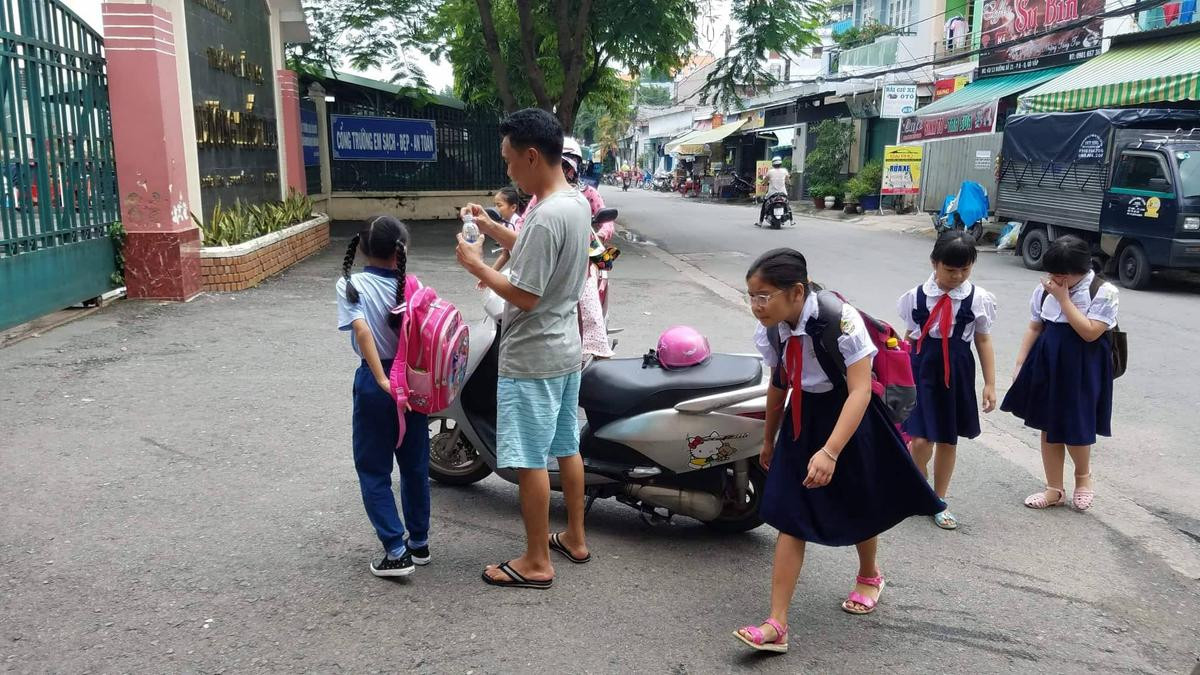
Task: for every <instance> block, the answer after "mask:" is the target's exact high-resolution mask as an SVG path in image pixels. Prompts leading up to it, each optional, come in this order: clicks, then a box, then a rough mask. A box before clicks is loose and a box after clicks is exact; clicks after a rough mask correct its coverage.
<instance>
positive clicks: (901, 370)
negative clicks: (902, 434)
mask: <svg viewBox="0 0 1200 675" xmlns="http://www.w3.org/2000/svg"><path fill="white" fill-rule="evenodd" d="M812 288H813V291H814V292H816V294H817V307H818V310H817V316H814V317H812V318H810V319H809V325H808V326H806V327H805V332H806V333H808V334H809V335H819V336H820V338H819V339H814V340H813V352H814V353H815V354H816V355H817V361H818V362H820V363H821V367H822V368H823V369H824V370H825V371H826V373H828V374H829V375H830V376H831V377H832V376H833V375H835V374H840V375H841V376H842V378H843V380H844V378H845V376H846V362H845V359H843V358H842V352H841V350H840V349H838V338H839V337H840V336H841V334H842V330H841V320H842V306H843V305H844V304H849V303H848V302H846V298H844V297H843V296H842V294H841V293H838V292H837V291H827V290H824V289H822V288H821V287H820V286H819V285H817V284H815V283H814V284H812ZM858 313H859V315H860V316H862V319H863V324H865V325H866V327H867V334H869V335H870V336H871V342H872V343H874V344H875V347H876V348H878V349H879V353H878V354H876V355H875V359H874V360H873V361H872V363H871V392H872V393H873V394H874V395H875V396H877V397H879V399H880V400H881V401H882V402H883V404H884V406H885V407H886V408H887V411H888V414H889V415H890V416H891V418H892V422H893V423H895V424H896V425H897V426H898V425H899V424H900V423H902V422H903V421H904V420H906V419H908V414H909V413H910V412H912V409H913V408H914V407H915V406H916V404H917V385H916V384H915V383H914V381H913V373H912V356H911V354H910V350H911V345H910V344H909V343H908V341H907V340H903V339H901V337H900V335H899V334H898V333H897V332H896V329H894V328H892V327H891V325H889V324H888V323H887V322H886V321H880V320H879V319H876V318H875V317H873V316H871V315H870V314H867V313H866V312H864V311H862V310H861V309H860V310H858ZM772 349H774V351H775V354H776V355H777V357H781V356H782V354H783V343H782V342H777V343H776V344H774V345H772Z"/></svg>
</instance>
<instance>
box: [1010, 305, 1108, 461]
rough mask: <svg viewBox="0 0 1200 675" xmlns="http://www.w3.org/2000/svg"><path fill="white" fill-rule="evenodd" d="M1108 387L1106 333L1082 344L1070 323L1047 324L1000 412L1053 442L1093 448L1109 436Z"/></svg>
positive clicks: (1045, 323) (1082, 340) (1082, 341)
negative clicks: (1014, 417) (1022, 421)
mask: <svg viewBox="0 0 1200 675" xmlns="http://www.w3.org/2000/svg"><path fill="white" fill-rule="evenodd" d="M1112 384H1113V372H1112V345H1111V344H1110V343H1109V339H1108V335H1107V334H1105V335H1102V336H1100V338H1099V339H1098V340H1096V341H1095V342H1086V341H1084V339H1083V338H1081V337H1079V333H1076V332H1075V329H1074V328H1072V327H1071V324H1068V323H1053V322H1050V321H1047V322H1044V323H1043V324H1042V334H1041V335H1039V336H1038V339H1037V341H1036V342H1034V343H1033V347H1031V348H1030V349H1029V355H1028V356H1027V357H1025V363H1024V364H1023V365H1022V366H1021V372H1019V373H1017V379H1016V380H1015V381H1014V382H1013V385H1012V389H1009V390H1008V394H1006V395H1005V396H1004V402H1003V403H1001V404H1000V409H1001V410H1006V411H1008V412H1010V413H1012V414H1014V415H1016V416H1017V417H1019V418H1021V419H1022V420H1024V421H1025V426H1027V427H1032V428H1034V429H1039V430H1041V431H1044V432H1046V440H1047V441H1049V442H1051V443H1066V444H1067V445H1092V444H1094V443H1095V442H1096V435H1097V434H1099V435H1101V436H1112Z"/></svg>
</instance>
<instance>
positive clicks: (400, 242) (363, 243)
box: [342, 216, 408, 328]
mask: <svg viewBox="0 0 1200 675" xmlns="http://www.w3.org/2000/svg"><path fill="white" fill-rule="evenodd" d="M364 224H365V225H366V227H364V228H363V229H362V231H361V232H359V233H358V234H356V235H354V237H353V238H352V239H351V240H350V245H349V246H347V247H346V257H345V258H343V259H342V278H343V279H345V280H346V299H347V300H349V301H350V302H351V303H352V304H355V305H357V304H358V299H359V294H358V289H357V288H355V287H354V282H353V281H352V280H351V278H350V270H351V269H353V267H354V256H355V254H356V253H358V252H359V251H361V252H362V254H363V255H365V256H367V257H370V258H384V259H387V258H390V257H392V255H393V254H394V255H395V256H396V268H395V269H396V305H395V306H396V308H397V309H398V310H402V309H403V306H404V286H405V276H406V272H407V267H408V227H406V226H405V225H404V223H402V222H400V221H399V220H397V219H395V218H393V217H391V216H376V217H374V218H372V219H370V220H368V221H365V223H364ZM400 315H401V312H400V311H393V312H392V313H391V315H390V316H389V317H388V324H389V325H390V326H391V327H392V328H398V327H399V326H400Z"/></svg>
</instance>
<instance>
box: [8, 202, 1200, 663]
mask: <svg viewBox="0 0 1200 675" xmlns="http://www.w3.org/2000/svg"><path fill="white" fill-rule="evenodd" d="M455 231H456V229H455V227H454V226H453V225H449V224H440V225H418V226H417V227H416V228H415V231H414V246H413V250H412V254H411V256H410V260H411V271H413V272H416V273H417V274H419V275H420V276H421V277H422V279H423V280H424V281H425V282H426V283H427V284H431V285H433V286H435V287H436V288H437V289H438V291H439V293H441V294H442V295H444V296H446V297H448V298H450V299H451V300H453V301H454V302H456V303H457V304H458V306H459V307H460V308H461V309H462V310H463V311H464V313H465V314H467V315H468V317H471V318H474V317H478V316H480V315H481V314H482V312H481V310H480V308H479V304H478V298H479V296H478V294H477V293H476V292H475V291H474V290H473V289H472V286H473V284H472V283H471V281H470V280H468V279H467V278H466V276H465V275H464V273H462V272H461V271H460V270H459V269H458V268H457V267H456V265H455V263H454V254H453V246H452V237H453V234H454V233H455ZM334 236H335V237H336V238H335V240H334V242H333V244H332V245H331V246H330V247H329V248H328V249H326V250H325V251H323V252H322V253H321V254H320V255H318V256H315V257H314V258H312V259H310V260H308V261H305V262H304V263H302V264H300V265H298V266H296V267H294V268H293V269H291V270H289V271H287V272H286V273H284V274H282V275H280V276H278V277H276V278H273V279H271V280H268V281H267V282H265V283H264V284H262V285H261V286H259V287H258V288H256V289H253V290H250V291H246V292H242V293H238V294H206V295H203V296H201V297H200V298H198V299H196V300H195V301H193V302H190V303H187V304H166V303H164V304H159V303H147V302H134V301H124V302H120V303H117V304H115V305H113V306H111V307H107V308H104V309H101V310H99V311H98V312H96V313H94V314H93V315H91V316H88V317H86V318H84V319H81V320H79V321H76V322H74V323H71V324H69V325H67V326H63V327H61V328H58V329H56V330H54V331H51V332H49V333H46V334H43V335H41V336H40V337H37V338H31V339H28V340H25V341H23V342H20V343H18V344H15V345H13V346H11V347H8V348H6V349H3V350H0V372H4V373H5V376H4V379H3V382H2V383H0V409H2V410H3V412H4V414H3V419H4V421H5V426H6V430H5V431H6V433H5V438H4V441H3V443H2V444H0V470H2V472H3V475H4V477H5V480H3V481H0V504H3V509H0V532H3V537H2V538H0V594H2V595H3V597H4V602H3V604H2V605H0V664H3V665H2V668H3V670H5V671H10V672H45V671H57V672H88V671H106V672H107V671H113V672H205V673H209V672H211V673H216V672H236V671H251V672H280V671H300V670H305V671H320V672H331V671H335V670H347V671H354V672H363V671H406V672H419V673H446V672H460V673H470V672H487V673H492V672H506V673H507V672H513V673H517V672H519V673H533V672H581V673H582V672H594V673H614V672H648V673H649V672H653V673H657V672H674V673H709V672H732V671H741V670H743V669H746V668H751V669H754V670H756V671H762V672H798V671H801V670H811V671H813V672H847V673H851V672H852V673H862V672H881V671H893V672H918V671H920V672H926V671H938V670H941V671H948V672H981V673H982V672H987V673H991V672H1029V671H1030V670H1031V669H1033V670H1037V671H1046V672H1063V673H1074V672H1087V671H1101V672H1153V673H1180V672H1187V671H1189V670H1191V669H1192V668H1193V667H1194V666H1195V664H1196V662H1197V658H1198V657H1200V643H1198V641H1197V638H1196V636H1197V634H1198V631H1200V603H1198V602H1197V600H1198V599H1200V595H1198V593H1197V585H1196V583H1195V581H1194V580H1190V579H1186V578H1184V577H1182V576H1180V575H1178V574H1176V573H1174V572H1172V571H1171V570H1170V569H1169V568H1168V567H1167V566H1165V565H1164V564H1162V563H1161V561H1159V560H1158V559H1157V558H1156V557H1155V556H1153V555H1150V554H1147V553H1146V552H1144V551H1142V550H1140V549H1139V548H1138V547H1137V546H1136V545H1135V544H1134V543H1133V542H1132V541H1131V540H1130V539H1128V538H1126V537H1124V536H1122V535H1121V534H1119V533H1117V532H1116V531H1115V530H1113V529H1111V528H1109V527H1106V526H1105V525H1104V524H1103V523H1102V522H1100V521H1099V520H1097V519H1095V518H1092V517H1090V516H1089V515H1087V514H1078V513H1074V512H1071V511H1068V510H1066V509H1058V510H1056V511H1053V512H1049V513H1034V512H1032V511H1028V510H1025V509H1022V508H1021V507H1020V506H1019V505H1014V504H1013V503H1012V499H1011V496H1012V494H1013V493H1014V491H1018V490H1020V488H1021V487H1023V486H1026V485H1027V484H1028V483H1029V478H1028V474H1027V473H1022V472H1021V470H1017V469H1014V467H1013V466H1012V465H1011V464H1009V463H1007V462H1005V461H1004V460H1003V459H1001V458H999V457H997V456H995V455H992V454H989V453H977V454H976V453H969V454H968V453H963V456H962V457H961V458H960V465H961V467H962V468H961V469H960V471H959V474H958V476H956V481H957V482H956V491H957V492H961V498H960V499H959V500H958V501H956V508H957V509H958V510H959V511H960V512H965V513H971V514H974V516H973V519H972V520H971V521H970V522H968V523H967V524H966V525H965V526H964V527H963V529H961V530H960V531H958V532H955V533H946V532H942V531H940V530H937V529H936V528H935V527H934V526H933V525H932V524H931V523H929V521H928V520H925V519H914V520H910V521H908V522H905V523H903V524H902V525H901V526H899V527H897V528H896V529H895V530H893V531H892V532H890V533H889V534H888V535H886V536H885V539H884V543H883V548H882V563H883V565H884V570H885V574H887V576H888V579H889V583H888V588H887V590H886V591H885V593H884V596H883V600H882V604H881V605H880V611H878V612H877V613H875V614H874V615H872V616H869V617H852V616H849V615H846V614H844V613H842V612H841V611H840V610H838V603H839V602H840V601H841V600H842V599H843V598H844V597H845V594H846V593H847V592H848V591H849V590H850V588H851V586H852V582H853V574H854V563H853V553H852V552H851V551H848V550H844V549H841V550H836V549H826V548H820V547H813V550H812V553H811V555H810V556H809V557H810V560H809V565H808V566H807V567H806V569H805V571H804V575H803V577H802V579H801V583H800V588H799V590H798V592H797V594H796V600H795V603H794V605H793V612H792V636H791V642H792V645H793V646H792V650H793V653H791V654H789V655H787V656H785V657H782V658H777V659H770V660H766V659H759V658H755V657H753V656H752V655H748V654H747V653H746V651H745V649H744V648H742V647H740V646H739V644H738V643H736V642H735V641H734V640H733V638H732V637H731V636H730V635H729V633H730V631H732V630H733V629H734V628H736V627H737V626H740V625H743V624H746V623H750V622H755V621H758V620H759V619H761V618H762V617H763V616H764V615H765V613H766V609H767V607H766V605H767V588H768V584H769V570H770V564H771V550H772V543H773V533H772V532H771V531H770V530H769V528H765V527H764V528H760V529H759V530H756V531H754V532H751V533H747V534H746V535H742V536H732V537H731V536H721V535H717V534H715V533H713V532H711V531H709V530H708V529H707V528H705V527H703V526H701V525H699V524H697V523H695V522H694V521H690V520H687V519H684V518H681V519H679V520H678V521H677V522H676V523H675V524H673V525H669V526H658V527H650V526H646V525H644V524H643V523H642V522H641V521H640V520H639V519H638V517H637V514H636V513H635V512H634V511H633V510H631V509H629V508H627V507H624V506H622V505H619V504H615V503H612V502H602V503H599V504H597V506H596V508H595V509H594V510H593V511H592V513H591V515H590V516H589V528H590V536H591V545H592V548H593V552H594V555H595V557H596V560H595V561H594V562H593V563H592V564H590V565H588V566H584V567H574V566H568V565H567V564H566V563H561V564H557V562H558V561H556V564H557V571H558V582H557V583H556V585H555V587H554V589H553V590H551V591H547V592H539V593H535V592H531V591H514V590H508V589H494V588H490V587H486V586H484V584H483V583H482V582H481V581H480V579H479V574H480V571H481V569H482V568H483V566H484V565H485V564H487V563H494V562H501V561H503V560H507V559H509V558H512V557H515V556H516V555H518V554H519V550H520V547H521V546H522V541H523V532H522V529H521V524H520V520H519V517H518V507H517V500H516V494H517V493H516V488H515V487H514V486H511V485H509V484H507V483H505V482H503V481H501V480H500V479H498V478H496V477H494V476H493V477H491V478H489V479H487V480H485V481H483V482H482V483H480V484H478V485H476V486H472V487H470V488H465V489H449V488H444V487H441V486H438V485H436V484H435V486H434V489H433V500H434V515H433V526H434V527H433V530H434V531H433V541H432V550H433V555H434V562H433V564H432V565H431V566H429V567H427V568H422V569H420V570H418V572H417V573H416V574H415V575H413V576H412V577H410V578H408V580H406V581H404V582H399V583H395V582H388V581H383V580H380V579H376V578H374V577H372V576H371V575H370V574H369V573H368V571H367V562H368V560H369V559H370V557H371V556H373V555H376V554H377V553H378V549H379V546H378V543H377V542H376V540H375V538H374V534H373V532H372V530H371V528H370V526H369V524H368V523H367V520H366V518H365V516H364V514H363V512H362V505H361V501H360V497H359V492H358V486H357V481H356V478H355V474H354V468H353V464H352V461H351V457H350V442H349V439H350V385H351V378H352V372H353V370H354V368H355V367H356V365H357V360H356V358H355V356H354V355H353V352H352V351H351V350H350V346H349V344H348V343H349V340H350V338H349V336H348V335H347V334H346V333H338V332H337V331H336V330H335V316H334V294H333V284H334V280H335V278H336V277H337V275H338V274H339V273H340V267H341V260H342V256H343V254H344V252H345V246H346V241H347V238H348V236H349V233H348V232H345V231H342V230H338V231H335V234H334ZM621 248H622V250H623V253H622V256H621V258H620V260H619V261H618V263H617V268H616V270H615V271H614V273H613V300H612V312H613V317H614V323H615V324H617V325H618V326H621V327H624V328H625V329H626V332H625V333H624V334H623V335H622V338H621V339H622V344H621V347H620V349H619V352H620V354H621V355H622V356H640V355H641V354H642V353H643V352H644V351H645V350H646V349H648V348H649V347H651V346H653V341H654V339H655V337H656V336H657V334H658V332H659V331H661V330H662V329H663V328H665V327H667V326H669V325H672V324H675V323H689V324H691V325H695V326H696V327H698V328H700V329H701V330H702V331H704V332H705V333H706V334H707V335H708V336H709V337H710V339H711V341H712V342H713V345H714V347H715V348H716V349H719V350H724V351H740V352H745V351H749V350H750V349H751V342H750V335H751V334H752V331H753V328H754V321H753V319H752V317H750V316H749V313H748V312H747V311H746V309H745V307H744V306H742V305H740V304H739V303H738V302H737V301H736V300H735V296H734V295H731V294H729V293H722V294H721V295H718V294H716V293H714V292H713V290H710V289H709V288H707V287H706V286H705V285H704V284H703V283H700V282H699V281H698V280H697V279H696V278H694V277H693V276H691V275H690V274H689V273H688V270H687V266H685V265H672V264H669V263H670V257H669V256H667V254H665V253H662V252H661V251H657V250H655V249H653V248H648V247H644V246H641V245H635V244H629V243H624V244H621ZM664 256H667V257H664ZM554 508H555V509H556V511H555V520H557V521H558V522H560V523H561V522H562V510H561V502H560V501H559V500H558V498H557V497H556V498H555V500H554Z"/></svg>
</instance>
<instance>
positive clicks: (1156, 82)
mask: <svg viewBox="0 0 1200 675" xmlns="http://www.w3.org/2000/svg"><path fill="white" fill-rule="evenodd" d="M1198 29H1200V26H1196V25H1190V26H1184V27H1182V28H1179V29H1167V30H1164V31H1154V32H1152V33H1137V34H1133V35H1122V36H1118V37H1115V38H1113V41H1112V48H1111V49H1110V50H1109V51H1108V52H1107V53H1105V54H1103V55H1102V56H1098V57H1096V58H1095V59H1092V60H1091V61H1089V62H1088V63H1085V64H1083V65H1081V66H1079V67H1078V68H1076V69H1074V70H1072V71H1071V72H1069V73H1065V74H1062V75H1060V76H1058V77H1056V78H1054V79H1052V80H1049V81H1047V82H1045V83H1044V84H1042V85H1041V86H1039V87H1037V88H1036V89H1033V90H1032V91H1030V92H1028V93H1026V94H1024V95H1023V96H1021V97H1020V103H1019V106H1018V108H1019V113H1038V112H1071V111H1079V110H1092V109H1095V108H1122V107H1130V106H1157V105H1163V104H1174V105H1177V106H1178V105H1180V104H1182V106H1183V107H1193V105H1194V103H1195V102H1196V101H1200V32H1198Z"/></svg>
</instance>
